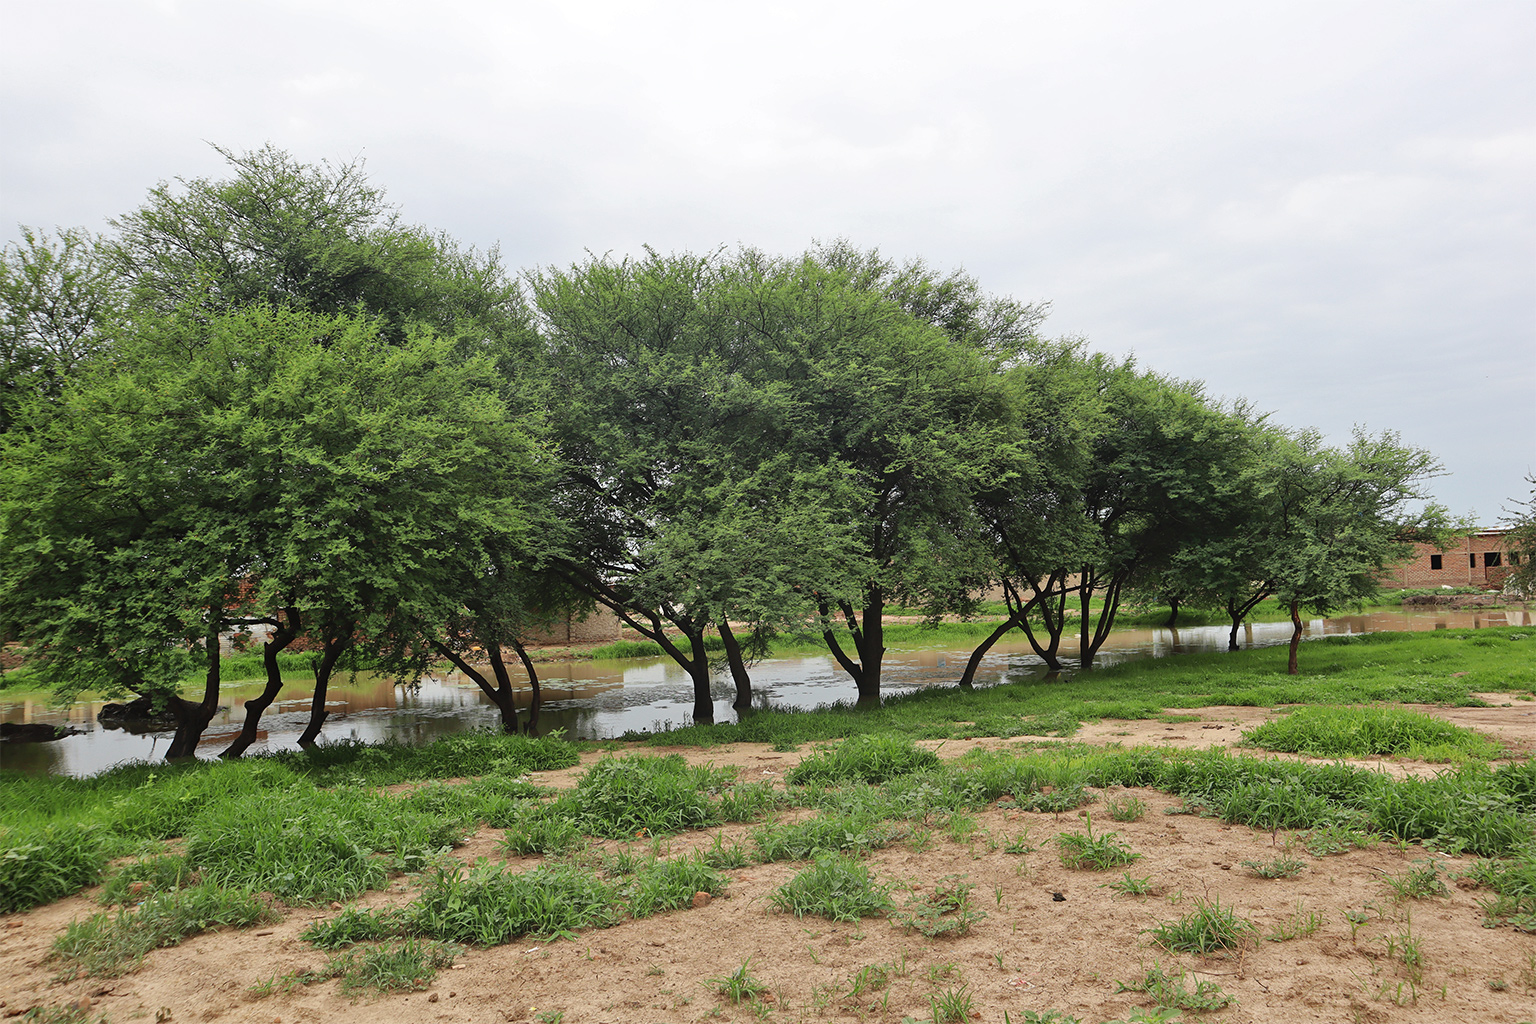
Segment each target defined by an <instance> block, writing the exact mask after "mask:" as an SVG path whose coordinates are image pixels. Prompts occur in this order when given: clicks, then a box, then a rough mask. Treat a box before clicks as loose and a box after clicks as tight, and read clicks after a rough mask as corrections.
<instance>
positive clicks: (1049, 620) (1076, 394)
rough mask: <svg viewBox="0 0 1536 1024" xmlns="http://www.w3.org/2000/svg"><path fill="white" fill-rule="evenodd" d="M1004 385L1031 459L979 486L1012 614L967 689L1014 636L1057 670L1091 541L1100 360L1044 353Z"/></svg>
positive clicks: (970, 670) (966, 680)
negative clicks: (1075, 571)
mask: <svg viewBox="0 0 1536 1024" xmlns="http://www.w3.org/2000/svg"><path fill="white" fill-rule="evenodd" d="M1006 381H1007V384H1008V387H1009V389H1010V393H1011V395H1012V396H1013V399H1014V407H1013V412H1012V415H1013V417H1014V421H1015V424H1016V427H1017V429H1018V430H1019V432H1020V434H1021V436H1023V437H1024V438H1026V439H1027V444H1028V450H1029V453H1030V459H1029V460H1028V461H1027V462H1024V463H1021V464H1020V465H1019V467H1018V470H1017V473H1016V475H1014V476H1012V477H1010V478H1008V479H1004V480H1001V481H997V482H996V483H994V484H991V485H989V486H984V487H982V488H981V489H980V490H979V491H978V493H977V495H976V507H977V512H978V515H979V517H980V519H981V521H982V522H983V523H984V524H985V528H986V530H987V536H988V539H989V542H990V545H991V547H992V549H993V552H994V557H995V560H994V563H993V567H992V571H991V582H994V583H995V584H996V585H997V586H998V587H999V588H1000V589H1001V591H1002V593H1003V598H1004V603H1005V607H1006V608H1007V612H1008V614H1007V615H1006V616H1005V618H1004V619H1003V621H1002V622H1001V623H999V625H998V627H997V628H996V629H995V630H993V631H992V633H991V634H990V635H988V636H987V637H986V638H985V639H984V640H983V641H982V642H981V643H980V644H978V645H977V646H976V648H975V649H974V650H973V651H972V652H971V656H970V658H969V660H968V661H967V663H966V667H965V671H964V673H963V674H962V675H961V677H960V685H961V686H962V687H969V686H970V685H971V684H972V682H973V680H974V679H975V675H976V671H977V669H978V668H979V667H980V665H981V661H982V659H983V658H984V657H985V656H986V654H987V652H988V651H989V650H991V649H992V647H993V645H995V644H996V643H997V642H998V641H999V640H1001V639H1002V638H1003V637H1004V636H1006V635H1007V634H1008V633H1009V632H1011V631H1013V630H1015V629H1017V630H1020V631H1021V632H1023V633H1024V635H1025V637H1026V638H1027V639H1028V640H1029V643H1030V646H1031V647H1033V648H1034V651H1035V653H1036V654H1037V655H1038V656H1039V657H1040V659H1041V660H1042V661H1044V662H1045V664H1046V666H1047V667H1048V668H1050V669H1051V670H1053V671H1059V670H1060V669H1061V667H1062V666H1061V662H1060V660H1059V657H1058V655H1059V651H1060V645H1061V638H1062V634H1063V633H1064V631H1065V628H1066V622H1067V600H1068V597H1069V595H1070V594H1071V592H1072V590H1071V587H1070V585H1069V584H1070V580H1071V575H1072V567H1073V566H1076V565H1081V564H1082V562H1083V560H1084V556H1085V552H1086V551H1088V550H1089V549H1090V547H1091V545H1092V540H1093V538H1092V533H1091V524H1090V523H1089V522H1088V520H1087V519H1086V518H1085V517H1084V516H1083V514H1082V499H1081V495H1082V492H1083V489H1084V487H1085V485H1086V480H1087V477H1088V471H1089V467H1090V462H1091V459H1092V448H1091V442H1092V439H1093V437H1094V436H1095V434H1096V432H1097V431H1098V430H1099V429H1100V421H1101V420H1102V419H1103V405H1102V403H1101V402H1100V401H1099V394H1098V390H1097V387H1096V381H1097V373H1096V371H1095V369H1094V360H1092V359H1089V358H1087V357H1085V356H1084V354H1083V351H1082V345H1081V343H1080V342H1077V341H1072V340H1068V341H1063V342H1056V343H1052V344H1049V345H1040V346H1038V347H1037V349H1036V350H1035V351H1034V352H1033V353H1032V354H1031V356H1030V357H1029V358H1028V359H1027V360H1026V361H1024V362H1023V363H1022V364H1020V365H1017V366H1015V367H1013V368H1011V369H1010V370H1009V371H1008V373H1007V376H1006ZM1037 629H1038V632H1037Z"/></svg>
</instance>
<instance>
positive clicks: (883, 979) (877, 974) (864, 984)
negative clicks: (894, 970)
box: [848, 964, 891, 999]
mask: <svg viewBox="0 0 1536 1024" xmlns="http://www.w3.org/2000/svg"><path fill="white" fill-rule="evenodd" d="M890 983H891V967H890V965H889V964H866V965H865V966H863V967H861V968H859V969H858V971H857V972H855V973H853V974H850V975H849V976H848V998H849V999H863V998H864V997H865V996H867V995H870V994H872V993H875V992H879V991H880V990H881V989H883V988H886V987H887V986H889V985H890Z"/></svg>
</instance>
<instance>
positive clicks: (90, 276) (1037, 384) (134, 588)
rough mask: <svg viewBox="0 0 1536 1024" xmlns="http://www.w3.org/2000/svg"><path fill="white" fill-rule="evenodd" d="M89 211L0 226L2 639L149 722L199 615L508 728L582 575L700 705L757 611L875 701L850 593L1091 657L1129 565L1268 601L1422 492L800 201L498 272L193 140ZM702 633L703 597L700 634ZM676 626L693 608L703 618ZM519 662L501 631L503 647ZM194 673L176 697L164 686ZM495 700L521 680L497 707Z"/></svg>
mask: <svg viewBox="0 0 1536 1024" xmlns="http://www.w3.org/2000/svg"><path fill="white" fill-rule="evenodd" d="M220 152H221V153H222V154H223V155H224V156H225V158H226V159H227V161H228V164H229V176H228V177H227V178H224V179H220V180H210V179H179V180H178V181H177V182H175V183H162V184H160V185H158V186H156V187H155V188H154V189H151V190H150V192H149V195H148V198H147V200H146V201H145V203H144V205H143V206H141V207H140V208H139V209H137V210H135V211H133V212H131V213H128V214H125V215H123V216H121V217H119V218H116V219H114V220H111V221H110V222H109V224H110V230H109V231H107V232H106V233H104V234H102V235H99V236H98V235H91V234H89V233H86V232H84V231H79V230H66V231H60V232H54V233H44V232H36V231H24V232H23V235H22V238H21V240H20V241H19V242H16V243H13V244H11V245H9V246H7V247H6V249H5V252H4V260H3V270H0V273H3V277H0V301H3V308H0V315H3V323H0V447H3V453H4V462H3V469H0V474H3V477H0V640H4V641H6V642H10V643H14V644H18V645H20V646H21V647H22V649H23V650H24V651H25V652H26V655H27V657H28V664H29V665H31V666H33V667H35V668H36V669H37V670H38V671H39V672H40V673H41V674H42V675H43V676H44V678H46V679H47V680H49V681H50V682H51V683H52V684H53V685H54V686H55V687H56V688H57V689H58V690H59V692H60V693H61V694H68V693H71V692H76V691H78V690H81V689H85V688H92V689H98V690H101V691H103V692H106V693H109V694H120V693H125V692H131V693H137V694H141V695H146V696H151V697H153V698H154V699H156V700H158V701H161V702H169V703H170V704H171V705H172V706H173V707H174V708H175V710H176V712H177V716H178V721H179V723H180V725H179V727H178V730H177V734H176V738H175V740H174V741H173V744H172V746H171V748H170V751H169V753H170V756H183V755H189V754H191V753H192V752H193V750H194V749H195V747H196V745H197V742H198V739H199V737H200V735H201V733H202V731H203V729H204V728H205V727H206V725H207V723H208V722H209V721H210V720H211V718H212V716H213V714H214V712H215V710H216V708H217V703H218V696H219V689H220V679H219V671H220V659H219V638H220V636H221V635H225V634H228V633H229V632H230V631H232V630H234V631H238V630H249V629H252V628H254V627H258V626H261V627H266V629H267V630H269V631H270V638H269V639H267V640H266V641H265V643H264V644H263V645H262V649H263V654H264V660H265V666H266V675H267V685H266V688H265V690H264V692H263V693H262V694H261V695H260V696H259V697H257V698H255V699H252V700H250V701H247V703H246V719H245V724H244V728H243V731H242V732H241V734H240V736H239V737H238V738H237V739H236V740H235V741H234V742H233V743H232V744H230V746H229V747H228V749H227V750H226V751H225V752H224V753H225V754H226V755H229V756H238V755H239V754H240V753H241V752H243V751H244V750H245V749H246V748H247V747H249V746H250V744H251V743H252V742H253V741H254V740H255V739H256V737H257V732H258V729H259V723H260V718H261V715H262V713H263V711H264V710H265V709H266V708H267V707H269V706H270V705H271V703H272V702H273V701H274V700H275V699H276V697H277V695H278V692H279V691H280V689H281V687H282V684H283V681H282V678H281V675H280V673H279V670H278V661H277V656H278V654H279V653H280V652H282V651H283V650H285V649H287V648H289V647H290V646H292V645H295V644H303V645H305V646H306V647H307V649H310V650H313V651H315V652H316V653H315V662H314V668H315V680H316V686H315V692H314V705H313V711H312V714H311V718H310V724H309V728H308V729H307V730H306V732H305V735H304V738H303V741H304V742H306V743H308V742H312V741H313V740H314V739H315V737H316V736H317V735H318V733H319V730H320V728H321V726H322V723H323V721H324V717H325V712H324V706H325V696H326V686H327V681H328V679H329V677H330V674H331V672H332V670H333V669H334V668H335V666H336V665H337V664H338V661H339V660H340V659H342V658H343V657H344V656H346V655H347V654H348V653H349V652H353V653H361V654H363V655H365V656H366V657H367V658H368V659H369V660H370V661H371V662H372V663H374V664H377V665H379V666H381V667H383V668H384V669H385V670H387V671H390V672H394V673H398V674H400V675H402V676H405V677H407V678H414V677H417V676H419V674H420V673H421V672H423V671H425V669H426V667H427V666H428V664H429V663H430V662H433V661H438V660H447V661H449V662H451V663H453V664H454V665H456V666H457V667H458V668H460V669H462V670H463V671H464V672H465V673H466V674H467V675H468V676H469V677H470V678H472V679H473V680H475V682H476V683H477V684H479V686H480V687H481V688H482V689H483V690H484V691H485V692H486V694H487V695H488V696H489V697H490V699H491V700H493V701H494V702H495V703H496V704H497V706H498V707H499V708H500V711H501V715H502V722H503V725H504V727H505V728H507V729H508V730H515V729H517V728H519V721H518V712H517V710H516V708H515V707H514V705H513V702H512V687H513V682H512V677H513V675H514V673H515V672H523V673H526V675H527V676H528V677H529V678H530V679H531V680H532V681H533V683H534V686H535V690H536V688H537V675H536V672H535V670H534V667H533V664H532V662H531V661H530V660H529V659H528V657H527V653H526V651H525V649H524V642H525V640H526V639H527V638H528V637H529V636H530V635H531V634H532V632H533V631H535V630H538V629H540V628H541V627H543V626H546V625H547V624H548V623H550V622H551V621H555V620H559V619H563V618H564V617H565V616H567V615H570V614H573V613H574V614H581V613H582V612H583V611H584V610H586V609H590V608H593V607H596V606H604V607H606V608H609V609H611V610H612V611H613V612H614V613H616V614H617V615H618V616H619V618H620V619H622V620H623V621H624V622H625V623H627V624H628V625H629V626H631V627H632V628H633V629H634V630H636V631H637V632H638V633H639V634H640V635H642V636H644V637H647V638H649V639H650V640H652V641H654V642H655V643H656V644H658V645H659V646H660V647H661V648H662V649H663V650H664V651H665V652H666V654H667V656H668V657H670V658H671V659H672V660H674V661H675V662H676V663H677V664H678V665H679V666H681V667H682V669H683V670H684V671H685V672H686V673H687V674H688V676H689V677H690V678H691V680H692V682H693V688H694V694H695V701H694V711H693V715H694V719H695V720H696V721H701V722H707V721H710V720H712V717H713V701H712V699H711V696H710V680H711V677H712V674H713V672H714V671H715V669H716V665H715V664H714V662H715V661H716V660H717V659H718V660H723V663H724V664H723V666H721V671H728V672H729V674H730V676H731V678H732V679H733V680H734V683H735V687H736V704H737V706H738V707H746V706H748V703H749V701H750V692H751V691H750V686H751V683H750V673H751V663H752V661H753V660H754V659H755V658H756V657H759V656H761V655H762V654H763V653H764V652H765V651H766V650H767V649H768V645H769V644H770V643H771V641H772V640H773V638H774V637H776V636H782V635H785V634H796V635H806V634H809V635H819V636H820V637H821V638H822V639H823V640H824V641H825V643H826V645H827V648H828V650H829V652H830V654H831V656H832V657H833V659H834V660H835V661H836V663H837V664H838V665H839V666H840V667H841V669H842V670H843V671H844V672H846V673H847V675H848V676H849V678H850V681H851V682H852V684H853V688H854V692H855V693H856V695H857V698H858V699H859V700H860V701H877V700H878V699H879V694H880V685H881V663H882V658H883V654H884V652H885V646H884V643H883V640H882V616H883V614H884V613H885V611H886V609H887V608H889V607H891V606H893V605H899V606H902V607H914V606H916V607H921V608H923V609H924V610H925V612H926V613H927V614H929V615H931V616H933V617H938V616H940V615H944V614H949V613H958V614H961V615H968V614H971V613H973V612H974V611H975V610H976V608H977V606H978V601H979V597H980V595H981V594H982V593H983V592H987V591H991V592H994V593H995V592H996V591H997V590H999V589H1000V590H1001V593H1002V594H1003V595H1004V599H1005V602H1006V608H1007V614H1006V618H1005V620H1004V621H1003V622H1001V623H1000V624H999V626H998V628H997V630H996V631H995V632H994V633H993V634H992V635H991V636H989V637H988V638H987V639H986V640H985V641H984V643H983V644H982V645H981V646H980V647H979V648H978V649H977V650H976V651H975V653H974V654H973V656H972V657H971V659H970V662H969V664H968V665H967V667H966V669H965V671H964V674H963V676H962V677H961V679H960V680H959V682H960V684H961V685H964V686H969V685H970V684H971V682H972V680H973V678H974V674H975V671H976V668H977V666H978V664H979V663H980V661H981V658H982V657H983V656H984V654H985V653H986V650H987V649H988V648H990V647H991V646H992V645H993V644H994V643H995V642H997V641H998V640H999V639H1000V638H1002V637H1003V636H1005V635H1007V634H1008V633H1009V632H1010V631H1012V630H1018V631H1020V632H1022V634H1023V635H1024V636H1025V637H1026V638H1027V639H1028V641H1029V642H1030V644H1031V645H1032V646H1033V648H1034V650H1035V651H1036V652H1037V653H1038V654H1039V656H1040V657H1041V658H1042V659H1043V660H1044V661H1045V662H1046V663H1047V664H1048V665H1050V666H1051V667H1053V668H1059V667H1061V666H1062V659H1063V658H1064V657H1067V656H1068V654H1067V652H1069V651H1070V652H1073V656H1075V658H1076V659H1077V661H1078V664H1080V665H1081V666H1083V667H1087V666H1091V665H1092V663H1093V661H1094V658H1095V656H1096V653H1097V652H1098V650H1099V648H1100V646H1101V645H1102V644H1103V643H1104V641H1105V639H1106V637H1107V636H1108V634H1109V631H1110V630H1111V629H1112V628H1113V626H1114V623H1115V617H1116V615H1117V613H1118V611H1119V609H1120V608H1121V606H1122V603H1123V602H1124V601H1125V600H1126V599H1127V597H1129V596H1131V595H1133V594H1139V595H1150V596H1156V597H1159V598H1161V599H1162V600H1164V601H1167V602H1169V603H1171V604H1172V606H1173V607H1174V609H1175V611H1176V610H1177V608H1178V606H1179V605H1180V604H1181V603H1182V604H1186V605H1193V604H1200V605H1204V606H1215V607H1222V608H1225V609H1226V611H1227V613H1228V614H1229V615H1230V617H1231V621H1232V630H1233V632H1232V643H1233V646H1235V645H1236V631H1237V628H1238V625H1239V624H1240V623H1241V622H1242V621H1243V619H1244V618H1245V617H1246V616H1247V615H1248V614H1249V613H1250V612H1251V611H1252V610H1253V609H1254V607H1255V606H1256V605H1257V604H1258V602H1260V601H1261V600H1264V599H1266V598H1269V597H1276V598H1279V599H1280V600H1281V601H1283V602H1284V603H1285V604H1286V605H1287V606H1288V607H1289V609H1290V611H1291V617H1292V619H1293V622H1294V625H1295V631H1294V636H1293V639H1292V644H1291V650H1290V669H1291V671H1293V672H1294V671H1295V670H1296V658H1297V653H1296V652H1297V643H1298V641H1299V639H1300V633H1301V614H1302V613H1303V612H1312V613H1324V612H1327V611H1330V610H1333V609H1336V608H1338V607H1340V606H1341V605H1345V604H1348V603H1350V602H1352V601H1355V600H1358V599H1360V598H1363V597H1366V596H1368V595H1369V594H1371V593H1372V592H1374V589H1375V587H1376V580H1377V576H1378V574H1379V571H1380V570H1381V568H1382V567H1383V566H1384V565H1387V564H1390V563H1391V562H1393V561H1395V560H1398V559H1400V558H1402V557H1404V555H1405V554H1406V553H1407V551H1408V547H1409V545H1410V543H1411V542H1412V541H1414V540H1419V539H1430V540H1441V541H1443V540H1444V539H1445V538H1446V537H1447V536H1448V532H1447V531H1449V530H1451V529H1452V528H1453V527H1454V525H1455V524H1452V523H1451V522H1450V521H1449V519H1448V518H1447V516H1446V514H1445V511H1444V509H1442V508H1440V507H1439V506H1437V505H1434V504H1432V503H1425V502H1424V499H1425V498H1426V497H1427V495H1426V494H1425V493H1424V492H1423V484H1424V482H1425V481H1426V480H1427V479H1429V478H1430V477H1432V476H1434V475H1435V474H1436V473H1437V472H1438V471H1439V466H1438V464H1437V462H1436V461H1435V459H1434V458H1433V457H1432V456H1431V455H1430V454H1429V453H1428V452H1426V451H1423V450H1419V449H1415V448H1412V447H1409V446H1406V445H1404V444H1402V442H1401V441H1400V440H1399V438H1398V437H1397V436H1396V435H1394V434H1392V433H1383V434H1379V435H1372V434H1369V433H1366V432H1364V431H1357V432H1356V434H1355V435H1354V437H1353V439H1352V440H1351V441H1350V442H1349V443H1348V444H1346V445H1343V446H1330V445H1328V444H1325V443H1324V442H1323V440H1322V438H1321V437H1320V436H1319V435H1318V434H1317V433H1316V432H1314V431H1309V430H1296V429H1290V428H1286V427H1283V426H1280V425H1277V424H1275V423H1273V422H1271V421H1270V420H1269V419H1268V417H1266V416H1264V415H1262V414H1260V413H1258V412H1256V411H1255V410H1254V409H1252V408H1251V407H1249V406H1248V405H1247V404H1245V403H1243V402H1241V401H1239V402H1221V401H1216V400H1213V399H1212V398H1210V397H1209V396H1207V395H1206V394H1205V393H1204V392H1203V390H1202V387H1201V385H1200V384H1199V383H1197V382H1192V381H1183V380H1175V379H1172V378H1169V377H1166V376H1163V375H1160V374H1157V373H1155V372H1152V371H1150V370H1147V369H1144V368H1142V367H1141V366H1139V365H1137V364H1136V363H1135V362H1134V361H1133V360H1130V359H1116V358H1112V357H1109V356H1106V355H1104V354H1102V353H1096V352H1093V351H1091V350H1089V349H1088V348H1087V346H1086V345H1085V344H1084V343H1083V342H1082V341H1080V340H1075V339H1060V338H1049V337H1046V336H1045V335H1043V334H1042V333H1041V327H1042V324H1043V321H1044V319H1045V315H1046V312H1047V309H1046V308H1045V307H1044V306H1041V305H1032V304H1026V303H1020V302H1017V301H1015V300H1012V299H1009V298H1006V297H1000V296H996V295H992V294H989V293H987V292H985V291H984V290H983V289H982V288H981V286H980V284H979V283H978V282H977V281H976V280H974V279H973V278H971V277H969V276H967V275H966V274H964V273H961V272H943V271H939V270H936V269H934V268H932V267H930V266H928V265H926V264H925V263H923V262H921V261H911V262H906V263H902V262H897V261H893V260H890V259H887V258H885V257H884V256H882V255H880V254H879V253H877V252H874V251H866V250H860V249H858V248H855V247H854V246H852V245H850V244H847V243H843V242H839V243H835V244H831V245H824V246H819V247H816V248H813V249H811V250H809V251H807V252H805V253H801V254H797V255H792V256H776V255H770V254H766V253H763V252H760V251H757V250H754V249H748V248H743V249H739V250H735V251H727V250H720V251H715V252H710V253H704V254H693V253H681V254H661V253H658V252H655V251H651V250H649V249H647V250H646V251H645V252H644V253H643V254H641V255H638V256H634V257H625V258H614V257H610V256H593V255H589V256H588V257H587V258H586V259H585V260H584V261H582V262H579V263H576V264H573V265H571V266H569V267H544V268H538V269H534V270H530V271H526V272H522V273H513V272H510V271H508V270H507V268H505V267H504V266H503V265H502V262H501V259H500V256H499V253H498V252H497V251H496V250H494V249H493V250H491V251H488V252H485V251H478V250H475V249H473V248H470V247H466V246H463V245H461V244H460V243H458V242H457V241H456V240H454V239H453V238H451V237H448V236H447V235H446V234H443V233H439V232H432V231H429V230H427V229H424V228H421V227H418V226H415V225H410V224H407V223H405V222H404V221H402V220H401V218H400V217H399V215H398V212H397V211H396V210H395V209H394V208H393V207H392V206H391V205H389V204H388V202H387V201H386V199H385V196H384V194H383V192H382V190H380V189H379V188H378V187H376V186H375V185H373V184H371V183H370V182H369V181H368V180H367V178H366V176H365V174H364V173H363V169H362V167H361V165H360V164H357V163H351V164H345V165H341V166H334V165H330V164H325V163H322V164H318V165H314V164H305V163H302V162H300V161H298V160H296V159H294V158H293V157H292V156H290V155H289V154H287V153H285V152H283V151H281V150H277V149H275V148H272V147H270V146H269V147H266V148H263V149H259V150H256V151H253V152H246V153H235V152H228V151H223V150H221V151H220ZM715 637H718V638H719V639H718V641H714V638H715ZM707 641H712V642H707ZM519 662H520V663H521V667H520V668H519V669H514V668H512V666H513V665H517V664H518V663H519ZM193 672H200V673H203V674H205V678H206V683H205V686H204V691H203V696H202V699H201V700H200V701H191V700H183V699H181V698H180V697H178V696H176V688H177V684H178V682H179V681H180V680H183V679H185V678H186V677H187V676H188V675H189V673H193ZM536 706H537V705H536V704H535V707H536Z"/></svg>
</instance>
